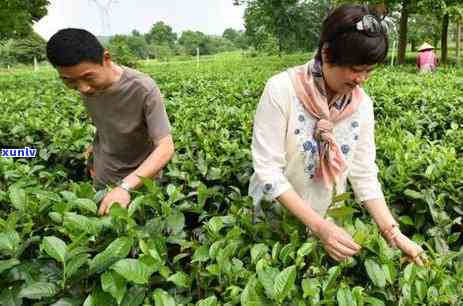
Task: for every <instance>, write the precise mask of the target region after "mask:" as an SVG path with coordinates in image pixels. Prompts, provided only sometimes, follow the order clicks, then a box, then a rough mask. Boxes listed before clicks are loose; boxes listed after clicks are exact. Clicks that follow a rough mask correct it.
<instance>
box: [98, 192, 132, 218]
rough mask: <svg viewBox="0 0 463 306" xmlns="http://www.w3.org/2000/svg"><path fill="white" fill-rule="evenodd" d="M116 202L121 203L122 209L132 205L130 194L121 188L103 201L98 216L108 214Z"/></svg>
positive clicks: (110, 193)
mask: <svg viewBox="0 0 463 306" xmlns="http://www.w3.org/2000/svg"><path fill="white" fill-rule="evenodd" d="M116 202H117V203H119V204H120V205H121V207H123V208H127V206H129V203H130V194H129V193H128V192H127V191H126V190H124V189H122V188H121V187H116V188H114V189H113V190H111V191H110V192H109V193H108V194H107V195H106V196H105V197H104V198H103V200H102V201H101V204H100V208H99V209H98V214H100V215H105V214H108V213H109V210H110V208H111V206H112V205H113V204H114V203H116Z"/></svg>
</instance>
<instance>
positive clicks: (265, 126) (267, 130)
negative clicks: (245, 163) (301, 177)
mask: <svg viewBox="0 0 463 306" xmlns="http://www.w3.org/2000/svg"><path fill="white" fill-rule="evenodd" d="M278 85H280V86H281V84H278V83H277V82H276V80H275V79H274V78H272V79H270V80H269V81H268V82H267V85H266V86H265V89H264V92H263V93H262V96H261V99H260V102H259V105H258V106H257V110H256V114H255V117H254V128H253V137H252V159H253V166H254V171H255V177H256V184H255V185H256V186H255V187H254V193H255V194H254V196H256V194H259V195H261V196H258V195H257V198H262V197H263V198H265V199H266V200H272V199H275V198H276V197H278V196H280V195H281V194H282V193H284V192H286V191H288V190H289V189H291V188H292V186H291V184H290V183H289V181H288V179H287V178H286V176H285V175H284V169H285V168H286V149H285V143H286V130H287V122H288V116H289V114H288V111H287V105H286V103H288V101H284V100H285V99H284V98H283V99H282V98H281V95H279V90H278Z"/></svg>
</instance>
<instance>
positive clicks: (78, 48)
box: [47, 28, 104, 67]
mask: <svg viewBox="0 0 463 306" xmlns="http://www.w3.org/2000/svg"><path fill="white" fill-rule="evenodd" d="M103 53H104V48H103V46H102V45H101V43H100V42H99V41H98V39H97V38H96V37H95V36H94V35H93V34H92V33H90V32H88V31H86V30H83V29H72V28H69V29H63V30H60V31H58V32H57V33H56V34H54V35H53V36H52V37H51V38H50V40H49V41H48V43H47V58H48V60H49V61H50V63H51V64H52V65H53V66H55V67H57V66H62V67H69V66H74V65H78V64H80V63H82V62H91V63H96V64H102V63H103Z"/></svg>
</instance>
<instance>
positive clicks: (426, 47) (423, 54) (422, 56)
mask: <svg viewBox="0 0 463 306" xmlns="http://www.w3.org/2000/svg"><path fill="white" fill-rule="evenodd" d="M438 64H439V59H438V58H437V56H436V54H435V53H434V47H433V46H431V45H430V44H428V43H424V44H422V45H421V46H420V48H419V49H418V55H417V57H416V68H417V69H418V71H419V72H434V71H436V69H437V65H438Z"/></svg>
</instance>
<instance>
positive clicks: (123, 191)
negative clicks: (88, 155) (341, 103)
mask: <svg viewBox="0 0 463 306" xmlns="http://www.w3.org/2000/svg"><path fill="white" fill-rule="evenodd" d="M47 57H48V60H49V61H50V63H51V64H52V65H53V66H54V67H55V68H56V70H57V71H58V73H59V75H60V77H61V79H62V80H63V82H64V83H65V84H66V86H67V87H69V88H71V89H75V90H77V91H79V92H80V94H81V97H82V99H83V101H84V104H85V107H86V108H87V111H88V113H89V115H90V117H91V119H92V121H93V124H94V125H95V126H96V135H95V140H94V142H93V146H92V151H93V156H94V177H93V183H94V186H95V187H96V188H97V189H103V188H105V187H106V186H108V185H109V186H116V187H115V188H113V189H112V190H111V191H109V192H108V193H107V194H106V195H105V197H104V198H103V200H102V201H101V204H100V208H99V211H98V212H99V214H101V215H102V214H107V213H108V212H109V209H110V207H111V205H112V204H113V203H115V202H118V203H120V204H121V205H122V206H123V207H127V206H128V205H129V203H130V200H131V197H130V191H131V190H132V189H135V188H137V187H139V186H140V185H142V181H141V179H140V177H154V176H156V175H157V174H158V173H160V171H161V170H162V168H163V167H164V166H165V165H166V164H167V162H168V161H169V160H170V159H171V158H172V156H173V154H174V144H173V140H172V136H171V132H170V123H169V119H168V117H167V113H166V110H165V106H164V102H163V99H162V97H161V94H160V91H159V88H158V87H157V86H156V84H155V82H154V81H153V80H152V79H151V78H150V77H149V76H147V75H144V74H142V73H140V72H138V71H136V70H133V69H130V68H126V67H121V66H119V65H117V64H116V63H114V62H113V61H112V60H111V56H110V54H109V52H108V51H107V50H105V49H104V48H103V47H102V45H101V44H100V42H99V41H98V40H97V38H96V37H95V36H94V35H92V34H91V33H89V32H88V31H85V30H82V29H64V30H60V31H58V32H57V33H56V34H55V35H53V36H52V37H51V38H50V40H49V41H48V43H47Z"/></svg>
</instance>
